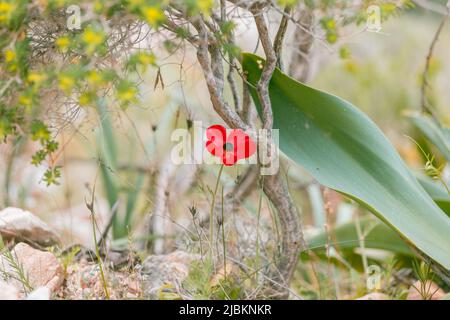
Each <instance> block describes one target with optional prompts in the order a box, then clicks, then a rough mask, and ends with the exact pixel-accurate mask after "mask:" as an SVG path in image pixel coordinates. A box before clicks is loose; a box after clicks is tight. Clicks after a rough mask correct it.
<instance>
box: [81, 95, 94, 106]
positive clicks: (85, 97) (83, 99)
mask: <svg viewBox="0 0 450 320" xmlns="http://www.w3.org/2000/svg"><path fill="white" fill-rule="evenodd" d="M91 102H92V94H90V93H89V92H83V93H82V94H81V95H80V97H79V98H78V103H79V104H80V106H87V105H89V104H90V103H91Z"/></svg>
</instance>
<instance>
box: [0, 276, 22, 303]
mask: <svg viewBox="0 0 450 320" xmlns="http://www.w3.org/2000/svg"><path fill="white" fill-rule="evenodd" d="M21 297H22V296H21V293H20V291H19V289H17V288H16V287H14V286H13V285H10V284H8V283H6V282H3V281H2V280H0V300H19V299H20V298H21Z"/></svg>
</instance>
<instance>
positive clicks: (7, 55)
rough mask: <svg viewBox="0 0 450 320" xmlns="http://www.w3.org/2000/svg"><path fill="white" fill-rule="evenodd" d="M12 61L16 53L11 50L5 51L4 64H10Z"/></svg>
mask: <svg viewBox="0 0 450 320" xmlns="http://www.w3.org/2000/svg"><path fill="white" fill-rule="evenodd" d="M14 59H16V53H15V52H14V51H13V50H11V49H8V50H6V51H5V62H6V63H11V62H13V61H14Z"/></svg>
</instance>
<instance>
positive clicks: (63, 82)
mask: <svg viewBox="0 0 450 320" xmlns="http://www.w3.org/2000/svg"><path fill="white" fill-rule="evenodd" d="M74 85H75V80H74V79H73V78H71V77H69V76H67V75H60V76H59V88H60V89H61V90H63V91H65V92H66V93H70V90H71V89H72V88H73V86H74Z"/></svg>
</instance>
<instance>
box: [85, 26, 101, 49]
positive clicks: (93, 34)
mask: <svg viewBox="0 0 450 320" xmlns="http://www.w3.org/2000/svg"><path fill="white" fill-rule="evenodd" d="M82 39H83V42H84V43H85V44H86V45H87V48H86V51H87V53H88V54H92V53H94V51H95V49H96V48H97V47H98V46H99V45H100V44H102V43H103V41H104V39H105V36H104V35H103V33H102V32H98V31H94V30H93V29H91V28H89V29H87V30H86V31H85V32H84V33H83V36H82Z"/></svg>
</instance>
